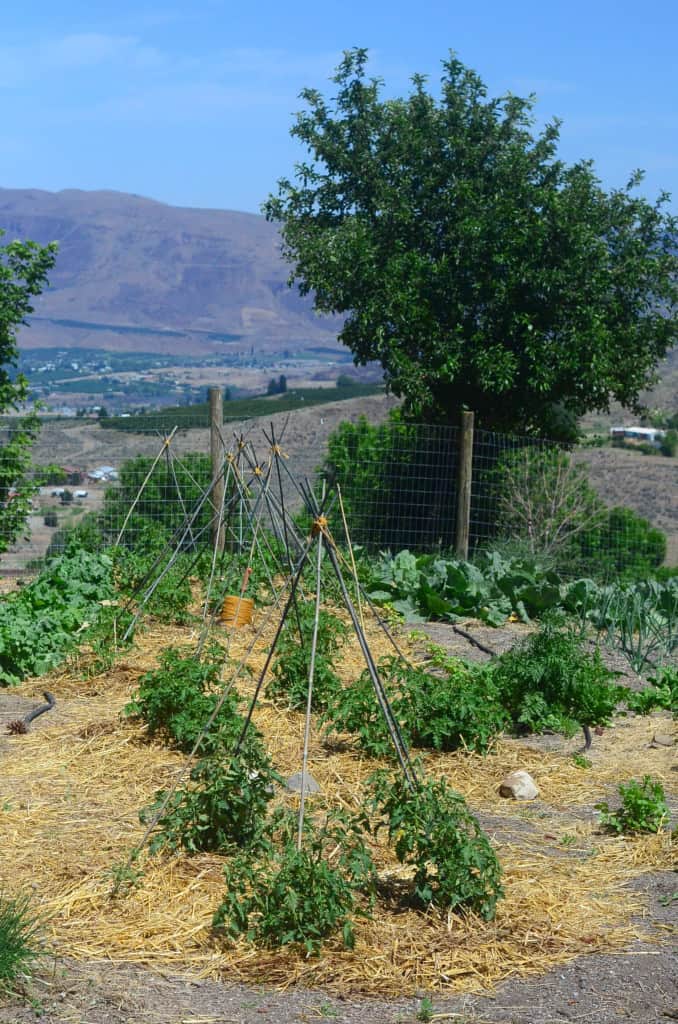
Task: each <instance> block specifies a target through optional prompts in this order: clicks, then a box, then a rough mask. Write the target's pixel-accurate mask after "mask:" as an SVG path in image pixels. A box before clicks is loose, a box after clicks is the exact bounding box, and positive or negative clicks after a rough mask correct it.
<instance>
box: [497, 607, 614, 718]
mask: <svg viewBox="0 0 678 1024" xmlns="http://www.w3.org/2000/svg"><path fill="white" fill-rule="evenodd" d="M488 671H489V673H490V675H491V678H492V682H493V684H494V686H495V687H496V691H497V694H498V696H499V700H500V701H501V703H502V705H503V706H504V707H505V708H506V709H507V711H508V713H509V714H510V716H511V719H512V721H513V723H514V725H515V726H516V727H517V728H518V729H523V730H525V731H528V732H543V731H544V730H545V729H555V730H558V731H564V732H566V733H567V732H572V731H574V730H575V729H576V727H577V725H579V726H584V725H586V726H596V725H606V724H607V723H608V722H609V721H610V718H611V716H612V714H613V712H614V709H615V707H616V706H617V704H618V703H619V701H620V699H621V698H622V694H623V693H625V692H626V691H622V690H621V688H620V687H618V686H616V685H615V684H613V682H612V680H613V679H614V678H615V673H614V672H611V671H610V670H609V669H607V668H606V667H605V665H604V664H603V662H602V660H601V657H600V653H599V652H598V651H597V650H595V651H593V652H592V653H589V652H588V651H585V650H584V646H583V641H582V639H581V638H580V637H579V636H578V635H577V634H576V633H575V632H574V631H573V630H572V629H570V628H566V627H563V626H562V624H561V623H560V622H559V621H558V620H557V619H555V620H554V619H551V620H549V621H547V622H546V623H545V624H544V625H543V627H542V628H541V629H540V630H539V631H538V632H537V633H533V634H532V635H531V636H530V637H528V638H527V639H526V640H524V641H523V642H522V643H520V644H518V645H517V646H516V647H514V648H513V649H512V650H511V651H508V652H507V653H506V654H503V655H501V656H500V657H499V658H498V659H497V660H496V662H495V663H494V664H493V665H492V666H490V667H489V669H488Z"/></svg>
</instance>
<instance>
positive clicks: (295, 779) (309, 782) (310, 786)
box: [285, 772, 320, 796]
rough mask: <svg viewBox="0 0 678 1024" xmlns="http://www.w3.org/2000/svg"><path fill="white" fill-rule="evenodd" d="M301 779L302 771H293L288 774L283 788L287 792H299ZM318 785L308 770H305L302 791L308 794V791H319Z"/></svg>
mask: <svg viewBox="0 0 678 1024" xmlns="http://www.w3.org/2000/svg"><path fill="white" fill-rule="evenodd" d="M301 779H302V773H301V772H295V773H294V775H290V777H289V779H288V780H287V782H286V783H285V789H286V790H287V792H288V793H301ZM319 792H320V786H319V785H318V783H317V782H316V781H315V779H314V778H313V776H312V775H311V773H310V772H306V785H305V787H304V793H305V794H306V796H308V795H309V794H310V793H319Z"/></svg>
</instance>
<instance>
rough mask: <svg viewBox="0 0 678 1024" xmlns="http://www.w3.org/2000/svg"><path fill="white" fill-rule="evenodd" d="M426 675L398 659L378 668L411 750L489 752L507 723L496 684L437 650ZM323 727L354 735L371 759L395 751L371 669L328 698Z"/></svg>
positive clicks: (478, 670)
mask: <svg viewBox="0 0 678 1024" xmlns="http://www.w3.org/2000/svg"><path fill="white" fill-rule="evenodd" d="M431 668H432V669H433V671H426V670H424V669H421V668H417V667H414V666H411V665H408V664H406V663H404V662H403V661H402V660H401V659H399V658H396V657H391V658H386V659H384V660H382V661H381V662H380V664H379V673H380V677H381V679H382V682H383V683H384V686H385V689H386V692H387V694H388V696H389V700H390V704H391V708H392V710H393V714H394V716H395V718H396V721H397V722H398V723H399V726H400V730H401V733H402V735H403V738H404V740H405V742H406V743H407V744H408V746H412V747H421V748H430V749H433V750H456V749H458V748H459V747H467V748H468V749H470V750H477V751H481V752H483V751H486V750H487V749H488V747H489V745H490V744H491V742H492V740H493V739H494V738H495V737H496V735H497V734H498V733H499V732H501V730H502V729H503V728H504V727H505V726H506V725H507V724H508V722H509V719H508V716H507V715H506V713H505V712H504V710H503V709H502V707H501V706H500V704H499V702H498V699H497V693H496V691H495V689H494V687H493V684H492V681H491V680H488V678H487V676H486V674H485V673H484V672H483V670H482V668H479V667H475V666H469V665H465V664H464V663H463V662H461V661H459V660H458V659H454V658H447V657H445V655H444V654H443V653H442V652H438V653H437V655H436V656H435V657H434V658H433V661H432V664H431ZM323 723H324V725H325V729H326V732H327V734H328V735H330V734H333V733H343V732H350V733H354V734H355V735H356V736H357V737H358V738H359V741H360V742H359V745H360V749H361V751H363V752H364V753H366V754H368V755H370V756H371V757H383V756H385V755H389V754H391V753H392V752H393V747H392V744H391V740H390V737H389V732H388V729H387V726H386V722H385V720H384V716H383V714H382V712H381V710H380V707H379V705H378V703H377V698H376V695H375V693H374V688H373V685H372V681H371V678H370V675H369V673H368V672H367V671H365V672H363V673H362V675H361V676H360V677H359V678H358V679H357V680H356V681H355V682H354V683H353V684H351V685H350V686H348V687H345V688H344V689H340V690H336V691H335V692H334V693H333V694H332V696H331V697H330V699H329V702H328V707H327V711H326V713H325V714H324V716H323Z"/></svg>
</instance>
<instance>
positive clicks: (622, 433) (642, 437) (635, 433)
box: [610, 427, 666, 448]
mask: <svg viewBox="0 0 678 1024" xmlns="http://www.w3.org/2000/svg"><path fill="white" fill-rule="evenodd" d="M665 436H666V432H665V431H664V430H659V429H658V428H657V427H610V437H611V438H612V440H613V441H632V442H633V441H635V442H637V443H641V444H642V443H644V444H651V445H654V447H655V448H659V445H660V444H661V441H662V438H663V437H665Z"/></svg>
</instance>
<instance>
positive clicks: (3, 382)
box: [0, 231, 56, 552]
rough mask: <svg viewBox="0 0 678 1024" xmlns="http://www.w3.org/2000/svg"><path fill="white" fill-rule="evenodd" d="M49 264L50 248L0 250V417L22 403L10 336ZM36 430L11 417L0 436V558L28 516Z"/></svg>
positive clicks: (27, 420)
mask: <svg viewBox="0 0 678 1024" xmlns="http://www.w3.org/2000/svg"><path fill="white" fill-rule="evenodd" d="M2 235H3V232H2V231H0V237H1V236H2ZM55 258H56V243H51V244H50V245H47V246H40V245H37V243H35V242H9V243H8V244H7V245H2V246H0V414H1V413H6V412H10V413H11V412H14V413H17V412H19V410H20V409H21V407H22V405H23V404H24V403H25V402H26V400H27V399H28V381H27V380H26V378H25V377H24V376H23V374H17V375H16V376H13V375H12V373H11V371H12V369H13V368H14V367H16V364H17V359H18V354H19V352H18V347H17V338H16V334H17V329H18V328H19V327H20V326H21V325H22V324H24V323H25V321H26V317H27V316H28V315H29V313H32V312H33V307H32V305H31V299H32V297H33V296H35V295H39V294H40V292H41V291H42V289H43V287H44V286H45V284H46V283H47V275H48V273H49V271H50V270H51V268H52V267H53V266H54V260H55ZM38 426H39V424H38V418H37V416H36V415H35V413H31V414H28V415H24V416H16V417H13V418H12V420H11V421H10V425H9V427H8V429H7V432H6V434H5V436H4V437H2V435H0V552H2V551H5V550H6V549H7V547H8V546H9V545H10V544H11V543H12V541H13V540H15V538H16V537H17V536H18V535H19V533H20V532H21V530H22V528H23V526H24V523H25V521H26V518H27V516H28V514H29V512H30V507H31V495H32V493H33V491H34V490H35V485H34V484H33V483H32V482H31V481H29V480H28V478H27V474H28V469H29V465H30V458H29V456H30V448H31V445H32V444H33V441H34V440H35V438H36V436H37V433H38Z"/></svg>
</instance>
